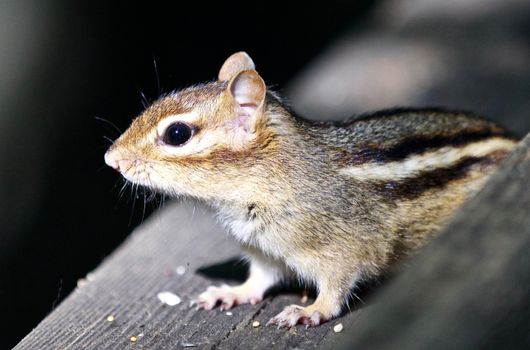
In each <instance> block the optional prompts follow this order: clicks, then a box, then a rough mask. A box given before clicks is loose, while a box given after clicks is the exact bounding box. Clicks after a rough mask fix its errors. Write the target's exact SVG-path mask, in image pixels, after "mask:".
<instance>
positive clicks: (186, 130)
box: [162, 122, 193, 146]
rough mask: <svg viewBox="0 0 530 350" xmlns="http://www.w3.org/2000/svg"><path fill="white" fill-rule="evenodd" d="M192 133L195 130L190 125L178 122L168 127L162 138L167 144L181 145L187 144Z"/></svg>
mask: <svg viewBox="0 0 530 350" xmlns="http://www.w3.org/2000/svg"><path fill="white" fill-rule="evenodd" d="M192 134H193V132H192V130H191V128H190V126H189V125H187V124H184V123H180V122H177V123H174V124H171V125H170V126H168V127H167V129H166V131H165V132H164V136H163V138H162V140H163V141H164V143H165V144H167V145H170V146H180V145H183V144H185V143H186V142H187V141H188V140H189V139H190V138H191V136H192Z"/></svg>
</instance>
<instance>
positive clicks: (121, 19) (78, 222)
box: [0, 0, 375, 348]
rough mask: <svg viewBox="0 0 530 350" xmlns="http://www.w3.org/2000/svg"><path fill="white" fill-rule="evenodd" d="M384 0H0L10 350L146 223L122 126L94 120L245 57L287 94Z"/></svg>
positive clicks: (4, 303)
mask: <svg viewBox="0 0 530 350" xmlns="http://www.w3.org/2000/svg"><path fill="white" fill-rule="evenodd" d="M374 3H375V2H374V1H340V0H328V1H326V2H325V3H324V2H320V1H319V2H310V1H304V2H303V6H302V5H301V4H300V3H293V2H287V1H285V2H280V1H277V2H276V1H259V2H248V1H231V2H227V3H226V4H225V3H222V2H220V1H218V2H212V3H205V2H200V1H195V2H193V1H192V2H189V1H187V2H177V1H173V2H170V4H171V5H167V4H166V3H163V2H160V1H149V2H145V3H143V4H133V3H131V2H103V1H99V2H98V1H91V2H86V3H82V2H73V1H6V0H4V1H0V33H1V34H0V143H1V148H0V150H1V152H0V191H1V192H0V195H1V197H0V198H1V201H0V205H1V208H0V223H1V226H0V227H1V228H2V232H1V236H0V237H1V240H0V275H1V276H2V278H1V282H0V315H1V317H0V322H1V324H0V329H1V331H0V334H2V338H3V339H2V340H3V342H2V348H4V347H5V348H7V347H10V346H13V345H14V344H15V343H16V342H17V341H18V340H19V339H21V338H22V337H23V336H24V335H25V334H26V333H27V332H29V331H30V330H31V328H32V327H34V326H36V324H37V323H38V322H39V321H40V320H41V319H42V318H43V317H44V316H45V315H46V314H48V313H49V312H50V311H52V309H53V308H54V306H56V305H57V304H58V303H59V302H60V301H61V300H62V299H63V298H64V297H65V296H66V295H67V294H68V293H69V292H70V291H71V290H72V289H73V288H74V287H75V285H76V282H77V280H78V279H80V278H83V277H84V276H85V275H86V274H87V272H89V271H91V270H92V269H94V268H95V267H96V266H97V265H98V264H99V263H100V262H101V260H102V259H103V258H104V257H105V256H107V255H108V254H109V253H110V252H112V250H113V249H114V248H115V247H116V246H117V245H118V244H119V243H120V242H122V241H123V240H124V238H125V237H126V236H127V234H128V233H129V232H130V231H131V230H132V228H133V227H134V226H136V225H137V224H138V223H139V222H141V220H142V217H143V209H144V208H143V199H142V200H139V201H138V202H137V205H136V206H135V208H133V205H132V199H131V196H130V195H129V193H125V195H124V197H123V199H122V200H118V192H119V188H120V187H121V184H122V183H121V182H120V181H119V176H118V174H117V173H115V172H113V171H112V170H111V169H109V168H107V167H105V166H104V162H103V154H104V152H105V150H106V148H107V147H108V145H109V142H108V141H107V140H105V138H104V137H109V138H111V139H114V138H116V137H117V136H118V132H117V131H116V130H114V128H113V127H112V126H110V125H109V124H108V123H105V122H101V121H99V120H97V119H96V117H100V118H104V119H106V120H108V121H110V122H112V123H114V124H116V125H117V126H118V127H119V128H120V129H122V130H124V129H125V128H126V127H127V125H128V124H129V123H130V121H131V120H132V118H133V117H134V116H136V115H138V114H139V113H140V111H141V110H142V108H143V107H142V98H141V93H143V94H144V95H145V96H146V98H147V100H149V101H152V100H154V99H156V97H157V96H158V95H159V94H160V93H163V92H168V91H171V90H173V89H176V88H179V87H184V86H186V85H189V84H192V83H196V82H201V81H205V80H212V79H215V78H216V75H217V72H218V69H219V68H220V66H221V64H222V63H223V61H224V59H225V58H226V57H228V56H229V55H230V54H231V53H233V52H234V51H238V50H246V51H247V52H249V53H250V54H251V56H252V57H253V59H254V61H255V62H256V63H257V66H258V69H259V71H260V73H261V74H262V76H263V77H264V78H265V80H266V81H267V82H268V83H272V84H274V85H275V87H276V89H277V90H281V89H282V87H283V86H284V84H285V83H286V82H287V81H288V80H289V79H291V78H292V77H293V76H295V75H296V74H297V72H299V71H300V70H301V69H302V67H304V65H306V64H307V63H308V62H309V61H310V60H311V59H312V58H313V57H315V56H316V55H317V54H318V53H319V52H320V51H322V50H323V49H324V48H325V47H326V46H327V45H328V44H329V42H330V41H331V40H333V39H334V38H335V37H336V36H337V35H339V34H340V33H343V32H344V31H345V30H346V29H348V30H351V28H352V27H353V28H355V27H356V26H357V24H358V23H359V21H360V18H361V17H362V15H363V14H364V13H366V12H367V11H368V10H369V9H370V8H371V7H372V6H373V4H374ZM155 61H156V64H155ZM150 210H152V206H151V205H148V207H147V214H148V213H149V211H150Z"/></svg>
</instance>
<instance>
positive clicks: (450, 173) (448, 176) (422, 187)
mask: <svg viewBox="0 0 530 350" xmlns="http://www.w3.org/2000/svg"><path fill="white" fill-rule="evenodd" d="M506 154H507V152H505V151H497V152H493V153H492V154H490V155H488V156H485V157H466V158H463V159H462V160H460V161H459V162H458V163H456V164H454V165H453V166H450V167H446V168H439V169H435V170H431V171H424V172H421V173H419V174H418V175H417V176H414V177H410V178H405V179H402V180H398V181H380V182H375V181H374V182H373V189H374V190H375V191H377V192H379V193H381V194H383V195H384V196H385V197H386V198H388V199H391V200H399V199H408V200H410V199H415V198H418V197H419V196H421V195H422V194H423V193H425V192H426V191H428V190H433V189H437V190H441V189H443V188H445V187H446V186H447V185H448V184H449V183H450V182H452V181H455V180H460V179H462V178H464V177H465V176H466V175H467V174H468V172H469V171H470V170H472V169H477V168H478V169H480V168H481V167H488V166H492V165H495V164H497V163H499V162H500V160H501V159H502V158H503V157H504V156H505V155H506Z"/></svg>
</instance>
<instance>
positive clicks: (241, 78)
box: [227, 69, 267, 117]
mask: <svg viewBox="0 0 530 350" xmlns="http://www.w3.org/2000/svg"><path fill="white" fill-rule="evenodd" d="M227 91H228V92H229V94H230V95H231V96H232V98H233V101H234V102H235V103H236V109H237V111H238V113H237V114H238V115H239V117H257V116H256V114H259V113H257V112H259V111H260V110H261V108H262V107H263V105H264V101H265V95H266V93H267V87H266V86H265V82H264V81H263V79H262V78H261V77H260V75H259V74H258V72H256V71H255V70H253V69H252V70H244V71H242V72H239V74H237V75H236V76H235V77H233V78H232V79H231V80H230V82H229V83H228V88H227Z"/></svg>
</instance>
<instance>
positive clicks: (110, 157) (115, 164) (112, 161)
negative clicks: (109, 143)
mask: <svg viewBox="0 0 530 350" xmlns="http://www.w3.org/2000/svg"><path fill="white" fill-rule="evenodd" d="M105 163H107V165H108V166H110V167H111V168H114V169H115V170H117V171H120V162H119V160H118V159H116V152H112V151H107V153H105Z"/></svg>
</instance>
